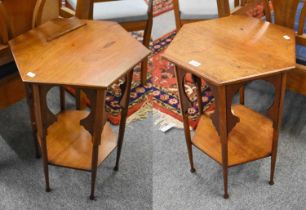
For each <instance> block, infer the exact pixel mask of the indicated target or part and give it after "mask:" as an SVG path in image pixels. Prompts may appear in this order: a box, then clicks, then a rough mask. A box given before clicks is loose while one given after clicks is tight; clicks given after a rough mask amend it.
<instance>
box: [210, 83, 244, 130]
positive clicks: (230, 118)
mask: <svg viewBox="0 0 306 210" xmlns="http://www.w3.org/2000/svg"><path fill="white" fill-rule="evenodd" d="M207 85H208V86H209V87H210V89H211V90H212V92H213V95H214V97H215V104H216V107H218V103H220V101H219V100H220V99H219V97H218V96H219V93H218V87H216V86H214V85H211V84H209V83H207ZM243 86H244V84H243V83H242V84H236V85H231V86H227V87H226V118H227V122H228V124H227V133H230V132H231V130H232V129H233V128H234V127H235V125H236V124H237V123H238V122H239V121H240V120H239V118H238V117H237V116H235V115H234V114H233V112H232V99H233V97H234V96H235V95H236V93H237V92H238V91H239V90H240V88H241V87H243ZM219 111H220V110H219V109H216V110H215V111H214V113H213V114H212V115H211V119H212V122H213V124H214V126H215V128H216V130H217V132H218V134H219V135H220V132H221V129H220V124H219V123H220V120H219V119H220V116H219V115H220V112H219Z"/></svg>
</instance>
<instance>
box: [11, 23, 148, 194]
mask: <svg viewBox="0 0 306 210" xmlns="http://www.w3.org/2000/svg"><path fill="white" fill-rule="evenodd" d="M101 34H103V37H101ZM9 45H10V47H11V49H12V53H13V56H14V58H15V60H16V63H17V65H18V70H19V73H20V75H21V78H22V79H23V81H24V82H25V83H26V84H27V90H28V96H29V97H28V98H29V99H28V103H29V104H30V105H33V107H34V109H33V111H34V112H35V114H33V116H32V117H33V118H35V122H34V124H33V126H35V128H34V130H35V132H36V133H37V138H38V140H39V143H40V146H39V148H40V149H41V153H42V159H43V168H44V174H45V181H46V191H47V192H50V191H51V188H50V181H49V168H48V165H49V164H51V165H56V166H63V167H68V168H74V169H80V170H86V171H90V172H91V193H90V199H91V200H94V199H95V185H96V175H97V167H98V166H99V165H100V164H101V163H102V162H103V160H104V159H105V158H107V156H108V155H109V154H110V153H111V152H112V151H113V150H114V149H115V147H117V159H116V165H115V168H114V170H118V167H119V159H120V154H121V148H122V144H123V138H124V130H125V122H126V117H127V110H128V101H129V96H130V89H131V83H132V78H133V70H132V69H133V67H134V66H135V65H137V63H139V62H140V61H142V60H143V59H144V58H145V57H146V56H147V55H148V54H149V50H148V49H146V48H145V47H144V46H142V45H141V44H140V43H139V42H137V41H136V40H135V39H134V38H133V37H132V36H131V35H130V34H129V33H127V32H126V31H125V30H124V29H123V28H122V27H121V26H120V25H118V24H117V23H114V22H107V21H89V20H88V21H83V20H79V19H77V18H71V19H55V20H53V21H50V22H47V23H45V24H43V25H41V26H38V27H37V28H35V29H33V30H31V31H29V32H27V33H25V34H22V35H20V36H18V37H17V38H15V39H13V40H11V41H10V42H9ZM122 77H124V78H125V82H124V83H123V84H122V85H121V86H120V88H121V91H122V93H123V95H122V98H121V103H120V104H121V110H122V111H121V117H122V118H121V123H120V129H119V134H118V140H116V138H117V137H116V135H114V134H113V133H112V131H111V128H110V127H109V126H108V124H107V123H106V121H107V113H106V110H105V100H106V91H107V88H108V87H109V86H110V85H112V84H113V83H114V82H116V81H117V80H118V79H119V78H122ZM64 85H70V86H71V87H73V88H76V89H77V90H78V91H79V92H81V91H82V92H83V93H84V94H86V97H87V98H88V99H89V100H90V103H91V111H90V113H88V112H86V111H65V106H63V104H62V106H61V110H62V111H61V113H59V114H57V115H54V114H53V113H52V112H51V111H50V110H49V108H48V106H47V99H46V96H47V94H48V92H49V91H50V89H51V88H52V87H54V86H59V87H60V90H61V91H60V98H62V99H63V98H64V92H63V91H62V90H63V87H64Z"/></svg>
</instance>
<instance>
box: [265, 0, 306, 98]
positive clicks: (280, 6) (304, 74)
mask: <svg viewBox="0 0 306 210" xmlns="http://www.w3.org/2000/svg"><path fill="white" fill-rule="evenodd" d="M264 2H265V13H266V19H267V20H268V21H271V22H273V23H275V24H278V25H282V26H286V27H289V28H292V29H294V30H295V31H296V44H297V45H296V58H297V59H296V60H297V65H296V69H295V70H294V71H292V72H290V73H289V74H288V79H287V88H288V89H290V90H293V91H296V92H299V93H301V94H303V95H306V35H305V33H306V27H305V15H306V7H305V1H300V0H287V1H284V0H272V1H271V2H272V4H273V11H271V7H269V5H268V4H269V1H268V0H264Z"/></svg>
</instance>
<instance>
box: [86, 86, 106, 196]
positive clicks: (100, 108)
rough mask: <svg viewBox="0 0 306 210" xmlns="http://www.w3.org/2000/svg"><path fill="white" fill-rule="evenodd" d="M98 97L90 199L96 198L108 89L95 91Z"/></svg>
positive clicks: (93, 136)
mask: <svg viewBox="0 0 306 210" xmlns="http://www.w3.org/2000/svg"><path fill="white" fill-rule="evenodd" d="M95 92H96V97H95V101H93V103H95V104H93V105H92V107H94V108H95V110H92V111H93V112H94V113H95V118H94V124H93V135H92V140H93V149H92V164H91V165H92V167H91V192H90V197H89V198H90V199H91V200H94V199H95V185H96V177H97V167H98V157H99V146H100V144H101V134H102V131H103V127H104V125H105V123H106V112H105V98H106V89H98V90H96V91H95Z"/></svg>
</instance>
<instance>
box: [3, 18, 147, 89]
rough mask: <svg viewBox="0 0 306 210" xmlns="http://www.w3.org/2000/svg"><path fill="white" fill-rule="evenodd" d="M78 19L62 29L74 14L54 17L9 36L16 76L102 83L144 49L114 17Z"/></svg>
mask: <svg viewBox="0 0 306 210" xmlns="http://www.w3.org/2000/svg"><path fill="white" fill-rule="evenodd" d="M82 21H83V20H82ZM84 22H85V23H86V25H84V26H82V27H79V28H76V29H75V30H72V31H70V32H69V33H66V34H64V33H63V32H64V31H63V29H65V28H69V27H70V26H72V27H73V26H74V25H76V24H79V23H80V20H78V19H76V18H72V19H66V20H64V19H56V20H53V21H50V22H47V23H45V24H43V25H41V26H39V27H37V28H36V29H33V30H31V31H29V32H27V33H25V34H22V35H20V36H18V37H17V38H15V39H13V40H11V41H10V42H9V45H10V48H11V50H12V53H13V56H14V59H15V61H16V64H17V66H18V69H19V73H20V75H21V78H22V80H23V81H24V82H30V83H43V84H61V85H76V86H83V87H98V88H106V87H108V86H109V85H111V84H112V83H113V82H114V81H116V80H117V79H118V78H120V77H121V76H123V75H124V74H125V73H126V72H127V71H128V70H130V69H131V68H133V67H134V66H135V65H136V64H137V63H139V62H140V61H142V60H143V59H144V58H145V57H146V56H147V55H148V54H149V53H150V51H149V50H148V49H146V48H145V47H144V46H143V45H142V44H141V43H139V42H138V41H137V40H135V39H134V38H133V37H132V36H131V35H130V34H129V33H128V32H126V31H125V30H124V29H123V28H122V27H121V26H120V25H118V24H117V23H114V22H108V21H85V20H84ZM84 22H83V23H84ZM61 33H63V34H61ZM56 34H59V37H56ZM54 35H55V38H54V39H52V37H54ZM60 35H62V36H60ZM51 39H52V40H51ZM50 40H51V41H50Z"/></svg>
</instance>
